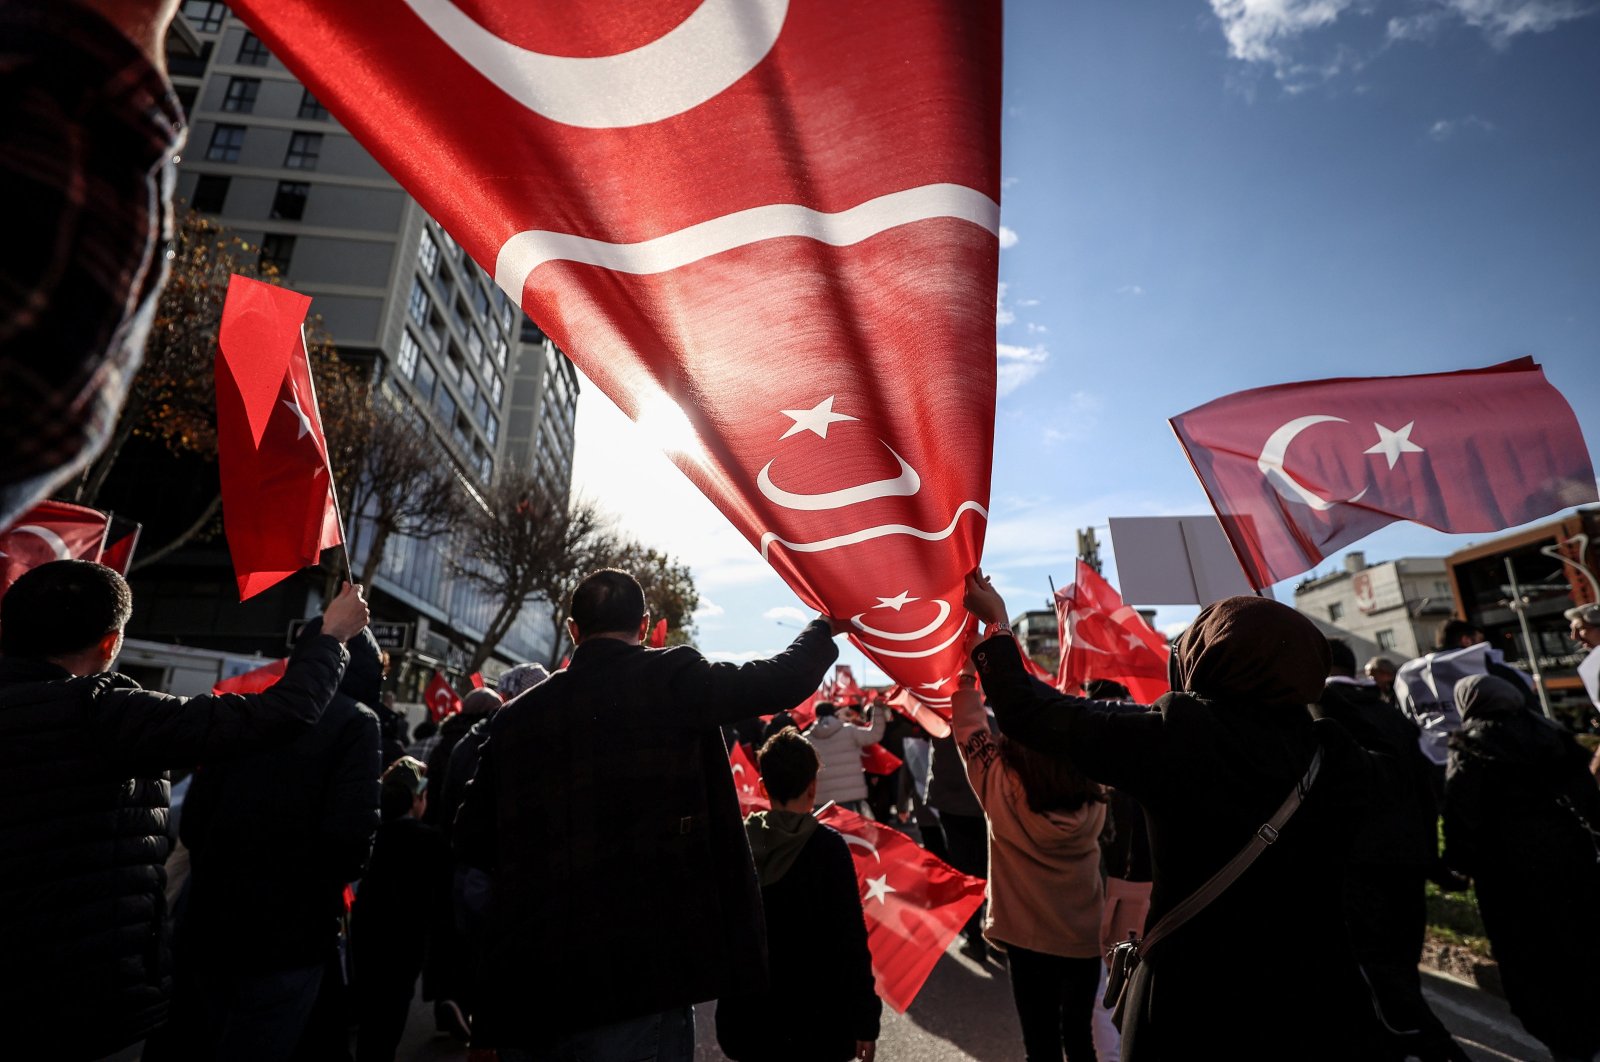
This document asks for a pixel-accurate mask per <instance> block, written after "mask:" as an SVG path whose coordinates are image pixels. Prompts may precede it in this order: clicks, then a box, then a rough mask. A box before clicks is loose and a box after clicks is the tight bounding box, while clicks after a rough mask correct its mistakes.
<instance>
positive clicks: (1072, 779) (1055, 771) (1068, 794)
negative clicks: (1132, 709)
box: [768, 737, 1106, 815]
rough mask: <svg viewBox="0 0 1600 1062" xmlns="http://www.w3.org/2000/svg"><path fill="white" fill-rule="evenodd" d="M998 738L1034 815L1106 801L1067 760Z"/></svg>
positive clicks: (1002, 754)
mask: <svg viewBox="0 0 1600 1062" xmlns="http://www.w3.org/2000/svg"><path fill="white" fill-rule="evenodd" d="M999 741H1000V759H1001V761H1002V762H1003V763H1004V764H1005V765H1006V766H1007V767H1008V768H1010V769H1011V772H1012V773H1013V774H1015V775H1016V776H1017V781H1019V782H1021V783H1022V794H1023V796H1024V797H1025V798H1026V799H1027V801H1028V810H1029V811H1031V812H1033V813H1034V814H1035V815H1044V814H1048V813H1049V812H1052V811H1077V810H1078V809H1079V808H1081V807H1083V806H1084V805H1085V804H1091V803H1096V802H1098V803H1101V804H1103V803H1105V800H1106V795H1105V792H1104V790H1102V789H1101V788H1100V786H1099V785H1097V784H1096V783H1094V782H1091V781H1089V779H1087V778H1085V777H1084V776H1083V775H1082V774H1080V773H1078V769H1077V768H1076V767H1074V766H1072V765H1071V764H1070V763H1068V762H1067V761H1066V760H1063V759H1058V758H1057V757H1055V756H1046V755H1045V754H1044V753H1041V752H1035V751H1033V750H1032V749H1030V748H1028V747H1027V746H1025V745H1022V744H1021V743H1019V742H1016V741H1012V740H1011V739H1010V738H1007V737H1001V738H1000V739H999ZM768 788H769V789H770V788H771V786H770V785H769V786H768Z"/></svg>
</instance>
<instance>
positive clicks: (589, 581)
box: [567, 568, 644, 635]
mask: <svg viewBox="0 0 1600 1062" xmlns="http://www.w3.org/2000/svg"><path fill="white" fill-rule="evenodd" d="M567 614H568V615H569V616H571V617H572V622H574V623H576V624H577V625H578V630H579V631H580V632H581V633H583V634H585V635H588V634H606V633H610V632H614V631H633V630H636V629H637V628H638V626H639V621H640V620H642V619H644V591H643V590H641V589H640V588H639V580H637V579H635V578H634V577H633V576H631V575H629V574H628V573H627V572H625V571H622V570H621V569H620V568H601V569H600V570H599V571H596V572H590V573H589V574H588V575H587V576H585V577H584V580H583V582H581V583H579V584H578V588H577V589H576V590H574V591H573V592H572V602H571V605H570V607H569V608H568V611H567Z"/></svg>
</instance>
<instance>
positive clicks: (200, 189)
mask: <svg viewBox="0 0 1600 1062" xmlns="http://www.w3.org/2000/svg"><path fill="white" fill-rule="evenodd" d="M231 183H233V179H232V178H231V177H219V176H217V175H216V174H214V173H202V174H201V175H200V179H199V180H198V181H196V182H195V183H194V196H193V198H191V199H190V200H189V205H190V206H192V207H194V208H195V209H196V210H198V211H200V213H202V214H220V213H222V205H223V204H224V203H225V202H227V200H228V185H229V184H231Z"/></svg>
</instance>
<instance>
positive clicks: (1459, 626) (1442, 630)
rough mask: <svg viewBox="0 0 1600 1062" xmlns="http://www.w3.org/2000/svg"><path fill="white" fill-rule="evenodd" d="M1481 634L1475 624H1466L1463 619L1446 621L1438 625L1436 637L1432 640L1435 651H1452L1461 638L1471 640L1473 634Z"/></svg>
mask: <svg viewBox="0 0 1600 1062" xmlns="http://www.w3.org/2000/svg"><path fill="white" fill-rule="evenodd" d="M1481 633H1483V632H1482V631H1481V630H1480V629H1479V628H1478V626H1477V625H1476V624H1473V623H1468V622H1467V621H1466V620H1464V619H1455V618H1451V619H1447V620H1445V621H1444V622H1443V623H1441V624H1439V633H1438V636H1437V637H1435V638H1434V640H1433V647H1434V648H1435V649H1454V648H1456V647H1457V643H1458V642H1460V641H1461V639H1463V638H1471V637H1472V636H1473V635H1475V634H1481Z"/></svg>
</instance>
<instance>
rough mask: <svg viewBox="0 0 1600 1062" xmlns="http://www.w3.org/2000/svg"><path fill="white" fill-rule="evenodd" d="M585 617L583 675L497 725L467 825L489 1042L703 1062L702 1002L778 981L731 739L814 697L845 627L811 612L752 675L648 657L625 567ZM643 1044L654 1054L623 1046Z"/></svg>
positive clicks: (640, 611)
mask: <svg viewBox="0 0 1600 1062" xmlns="http://www.w3.org/2000/svg"><path fill="white" fill-rule="evenodd" d="M569 614H570V615H571V617H572V619H571V620H570V621H569V623H568V631H569V633H570V634H571V636H572V640H573V643H574V644H575V645H576V648H575V649H574V650H573V654H572V663H571V665H570V666H569V667H567V668H566V669H565V670H563V671H559V672H557V673H556V674H555V675H553V676H551V678H550V679H549V680H548V681H546V682H544V683H543V684H542V685H540V686H538V687H537V688H535V689H533V690H530V691H528V692H527V693H525V694H523V695H522V696H521V697H519V698H517V701H516V703H515V704H514V705H512V706H511V707H509V708H507V709H505V710H502V711H501V712H500V713H499V714H498V715H496V716H495V718H494V721H493V722H492V723H491V724H490V725H489V740H488V741H487V742H485V743H484V746H483V750H482V754H481V757H480V759H479V763H478V772H477V775H476V777H474V778H473V780H472V782H471V783H470V784H469V785H468V786H467V794H466V799H465V800H464V801H463V803H462V805H461V810H460V812H459V813H458V814H457V817H456V825H455V846H456V853H457V857H458V858H459V859H460V860H461V861H462V862H465V863H467V864H468V865H470V866H474V867H479V868H481V869H484V870H487V871H489V873H490V876H491V882H492V895H491V899H490V901H489V910H488V915H487V927H486V931H485V934H484V939H485V948H484V954H483V956H482V961H481V964H480V969H479V979H478V989H477V994H476V996H475V1009H474V1013H473V1044H474V1046H475V1047H493V1048H498V1049H499V1052H500V1058H501V1060H502V1062H515V1060H519V1059H528V1058H534V1059H540V1058H557V1057H560V1058H566V1057H590V1055H591V1054H592V1055H595V1056H598V1057H613V1056H615V1057H619V1058H647V1057H649V1058H661V1059H674V1060H676V1059H688V1058H690V1057H692V1056H693V1051H694V1047H693V1043H694V1026H693V1021H692V1016H691V1011H690V1008H691V1006H692V1005H693V1004H695V1003H699V1002H703V1001H705V1000H708V999H715V998H717V997H718V996H720V995H722V994H724V993H725V992H727V991H729V990H730V989H733V988H735V987H738V988H749V987H751V986H759V985H761V984H764V983H765V981H766V970H765V959H766V948H765V942H764V935H763V930H762V918H761V900H760V895H759V893H758V891H757V886H756V879H755V871H754V868H753V866H752V863H751V858H750V846H749V845H748V843H746V841H745V837H744V827H743V823H742V820H741V819H740V816H739V804H738V800H737V798H736V797H735V794H734V788H733V777H732V775H731V773H730V772H729V769H728V750H727V746H726V745H725V744H724V743H723V740H722V733H721V730H720V727H721V726H722V724H724V723H729V722H733V721H735V720H738V719H743V718H745V717H747V716H749V715H752V714H767V713H770V712H776V711H778V710H780V709H784V708H789V707H792V706H794V705H796V704H799V703H800V702H801V701H803V700H805V699H806V697H807V696H808V695H810V694H811V693H812V692H813V691H814V690H815V689H816V688H817V686H818V684H819V683H820V682H821V680H822V675H823V673H824V672H825V671H826V670H827V669H828V666H829V665H831V664H832V663H833V661H834V659H835V657H836V656H837V655H838V652H837V650H836V649H835V647H834V645H833V641H832V637H833V634H834V633H836V632H837V631H842V630H843V629H844V627H843V624H838V625H834V624H830V622H829V621H827V620H824V619H818V620H815V621H813V622H812V623H811V624H810V625H809V626H808V627H807V628H806V629H805V630H804V631H803V632H802V633H801V634H800V636H799V637H798V638H796V639H795V641H794V643H793V644H792V645H790V646H789V648H788V649H787V650H785V651H784V652H782V653H780V654H779V655H778V656H776V657H773V658H772V659H770V660H757V661H752V662H751V663H748V664H744V665H742V666H735V665H733V664H712V663H709V662H708V661H706V659H705V658H704V657H702V656H701V655H700V654H699V653H698V652H696V651H695V650H694V649H693V648H691V647H688V646H676V647H674V648H671V649H645V648H644V647H643V645H642V644H641V642H642V641H643V638H644V634H645V631H646V630H647V629H648V625H649V616H648V615H647V614H646V613H645V606H644V594H643V592H642V591H641V590H640V589H639V584H638V582H637V581H635V580H634V578H633V577H632V576H631V575H628V574H627V573H626V572H621V571H617V570H615V569H605V570H602V571H598V572H595V573H594V574H592V575H590V576H589V577H588V578H586V579H585V580H584V581H583V582H582V583H581V584H580V585H579V586H578V588H577V589H576V590H575V591H573V595H572V603H571V609H570V612H569ZM551 964H557V965H559V967H560V971H561V973H560V976H559V977H556V978H553V979H552V978H550V977H549V976H548V975H547V968H548V967H550V966H551ZM641 1041H644V1042H648V1043H652V1044H656V1045H657V1046H655V1047H654V1048H650V1049H643V1050H639V1051H638V1052H637V1053H634V1054H624V1053H621V1052H622V1051H624V1050H631V1049H633V1046H634V1045H637V1044H638V1043H640V1042H641ZM563 1052H565V1053H563Z"/></svg>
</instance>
